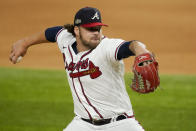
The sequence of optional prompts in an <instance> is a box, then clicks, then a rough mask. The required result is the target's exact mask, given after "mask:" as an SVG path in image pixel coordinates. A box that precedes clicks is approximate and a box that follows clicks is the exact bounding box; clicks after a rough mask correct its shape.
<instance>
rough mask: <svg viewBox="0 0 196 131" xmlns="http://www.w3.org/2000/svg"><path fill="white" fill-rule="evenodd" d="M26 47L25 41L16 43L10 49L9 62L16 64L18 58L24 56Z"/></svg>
mask: <svg viewBox="0 0 196 131" xmlns="http://www.w3.org/2000/svg"><path fill="white" fill-rule="evenodd" d="M27 49H28V47H27V46H26V42H25V39H22V40H19V41H17V42H16V43H14V44H13V46H12V48H11V53H10V57H9V59H10V61H11V62H12V63H13V64H16V63H17V59H18V57H20V56H24V55H25V54H26V52H27Z"/></svg>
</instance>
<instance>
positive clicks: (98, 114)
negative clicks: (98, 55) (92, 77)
mask: <svg viewBox="0 0 196 131" xmlns="http://www.w3.org/2000/svg"><path fill="white" fill-rule="evenodd" d="M92 51H93V49H91V50H90V51H88V52H87V53H85V54H84V55H82V56H81V58H80V60H82V58H83V57H85V56H86V55H88V54H89V53H91V52H92ZM78 72H79V70H78ZM78 80H79V82H80V86H81V89H82V93H83V95H84V97H85V98H86V101H87V102H88V104H89V105H90V106H91V107H92V108H93V109H94V110H95V112H96V113H97V114H98V115H99V116H100V117H101V118H102V119H103V116H102V115H101V114H100V113H99V112H98V110H97V109H96V108H95V107H94V106H93V105H92V104H91V103H90V101H89V99H88V98H87V96H86V94H85V92H84V88H83V85H82V82H81V81H80V77H78Z"/></svg>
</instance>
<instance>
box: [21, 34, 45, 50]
mask: <svg viewBox="0 0 196 131" xmlns="http://www.w3.org/2000/svg"><path fill="white" fill-rule="evenodd" d="M22 41H23V45H24V46H25V47H27V48H28V47H30V46H32V45H36V44H41V43H46V42H48V41H47V40H46V37H45V33H44V31H42V32H38V33H36V34H33V35H32V36H28V37H25V38H24V39H22Z"/></svg>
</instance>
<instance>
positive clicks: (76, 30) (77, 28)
mask: <svg viewBox="0 0 196 131" xmlns="http://www.w3.org/2000/svg"><path fill="white" fill-rule="evenodd" d="M74 33H75V34H76V36H79V27H78V26H75V27H74Z"/></svg>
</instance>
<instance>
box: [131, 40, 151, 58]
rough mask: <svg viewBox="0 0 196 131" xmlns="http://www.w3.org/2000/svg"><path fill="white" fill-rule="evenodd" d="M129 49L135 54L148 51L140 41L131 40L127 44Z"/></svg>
mask: <svg viewBox="0 0 196 131" xmlns="http://www.w3.org/2000/svg"><path fill="white" fill-rule="evenodd" d="M129 49H130V50H131V51H132V52H133V53H134V54H135V56H138V55H141V54H144V53H149V51H148V50H147V49H146V48H145V45H144V44H142V43H140V42H139V41H133V42H132V43H131V44H130V45H129Z"/></svg>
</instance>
